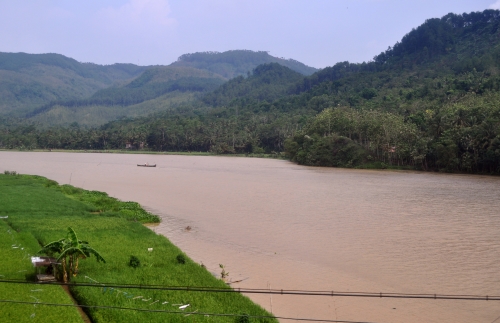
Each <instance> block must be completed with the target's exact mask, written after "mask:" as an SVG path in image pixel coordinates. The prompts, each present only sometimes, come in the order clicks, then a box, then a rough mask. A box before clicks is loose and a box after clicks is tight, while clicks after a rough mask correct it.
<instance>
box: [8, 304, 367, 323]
mask: <svg viewBox="0 0 500 323" xmlns="http://www.w3.org/2000/svg"><path fill="white" fill-rule="evenodd" d="M0 303H13V304H25V305H45V306H63V307H82V308H97V309H114V310H131V311H138V312H150V313H165V314H183V315H185V316H188V315H203V316H225V317H242V316H248V317H249V318H268V319H280V320H291V321H303V322H329V323H375V322H367V321H339V320H323V319H308V318H294V317H284V316H271V315H245V314H243V315H241V314H224V313H203V312H184V311H165V310H151V309H142V308H135V307H119V306H101V305H80V304H59V303H41V302H25V301H16V300H10V299H0Z"/></svg>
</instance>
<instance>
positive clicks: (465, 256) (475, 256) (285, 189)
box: [0, 152, 500, 323]
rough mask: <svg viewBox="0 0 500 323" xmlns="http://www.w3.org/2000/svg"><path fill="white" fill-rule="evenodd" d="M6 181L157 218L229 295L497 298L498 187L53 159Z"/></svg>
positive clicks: (472, 317) (395, 304) (341, 301)
mask: <svg viewBox="0 0 500 323" xmlns="http://www.w3.org/2000/svg"><path fill="white" fill-rule="evenodd" d="M145 162H149V163H156V164H157V167H156V168H144V167H137V166H136V164H138V163H145ZM4 170H11V171H17V172H20V173H23V174H36V175H42V176H46V177H48V178H50V179H53V180H56V181H58V182H59V183H60V184H68V183H71V184H72V185H74V186H77V187H82V188H85V189H90V190H99V191H105V192H107V193H108V194H109V195H111V196H114V197H117V198H119V199H121V200H132V201H137V202H139V203H141V204H142V205H143V206H144V207H145V208H146V209H148V210H150V211H152V212H154V213H156V214H158V215H160V216H161V217H162V221H163V222H162V223H161V224H160V225H158V226H155V227H152V228H151V229H152V230H154V231H156V232H158V233H161V234H163V235H165V236H167V237H168V238H169V239H170V240H171V241H172V242H173V243H174V244H176V245H177V246H179V247H180V248H181V249H182V250H183V251H185V252H186V253H187V254H188V255H189V256H190V257H191V258H192V259H193V260H194V261H196V262H198V263H203V264H205V265H206V266H207V268H208V270H210V271H212V272H213V273H220V268H219V264H224V265H225V267H226V270H227V271H228V272H229V279H230V280H233V281H237V280H242V279H243V281H242V282H239V283H235V284H233V286H234V287H235V288H237V287H241V288H262V289H269V288H271V289H285V290H287V289H294V290H320V291H335V292H347V291H350V292H376V293H379V292H383V293H391V292H395V293H426V294H472V295H481V296H486V295H490V296H491V295H500V272H499V268H500V178H498V177H486V176H471V175H449V174H434V173H419V172H399V171H397V172H396V171H369V170H347V169H335V168H315V167H303V166H297V165H295V164H293V163H290V162H288V161H283V160H272V159H257V158H234V157H206V156H173V155H139V154H137V155H133V154H123V155H120V154H98V153H94V154H92V153H58V152H47V153H43V152H37V153H33V152H0V171H1V172H3V171H4ZM188 226H189V227H191V230H186V227H188ZM248 296H249V297H250V298H251V299H253V300H254V301H255V302H257V303H259V304H260V305H261V306H262V307H264V308H266V309H267V310H269V311H272V313H274V315H277V316H282V317H291V318H310V319H311V318H312V319H325V320H345V321H363V322H378V323H392V322H410V323H411V322H418V323H422V322H440V323H441V322H454V323H457V322H464V323H465V322H467V323H470V322H485V323H492V322H500V301H465V300H459V301H457V300H425V299H420V300H418V299H417V300H415V299H391V298H358V297H331V296H290V295H288V296H286V295H273V296H270V295H267V294H250V295H248ZM281 321H282V322H290V321H289V320H284V319H282V320H281Z"/></svg>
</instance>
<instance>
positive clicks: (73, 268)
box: [37, 227, 106, 283]
mask: <svg viewBox="0 0 500 323" xmlns="http://www.w3.org/2000/svg"><path fill="white" fill-rule="evenodd" d="M37 254H47V255H49V256H51V257H53V256H58V257H57V260H56V261H57V262H58V263H61V267H62V276H63V277H62V281H63V282H65V283H67V282H68V280H69V279H68V276H69V278H71V275H73V276H76V275H77V274H78V262H79V260H80V259H82V258H83V259H85V258H89V257H90V256H92V255H94V256H95V257H96V259H97V261H98V262H100V261H101V262H104V263H105V262H106V260H104V258H103V257H102V256H101V255H100V254H99V252H97V250H95V249H94V248H92V247H90V246H89V243H88V242H87V241H82V240H79V239H78V236H77V235H76V232H75V230H73V229H72V228H71V227H69V228H68V234H67V236H66V238H62V239H60V240H57V241H53V242H49V243H48V244H46V245H45V246H43V248H42V249H41V250H39V251H38V252H37Z"/></svg>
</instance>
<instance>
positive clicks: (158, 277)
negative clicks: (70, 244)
mask: <svg viewBox="0 0 500 323" xmlns="http://www.w3.org/2000/svg"><path fill="white" fill-rule="evenodd" d="M96 195H97V196H96ZM28 196H29V198H27V197H28ZM105 197H106V196H105V194H103V193H101V194H95V193H92V192H85V191H83V190H79V189H77V188H73V187H71V186H69V185H63V186H59V185H57V183H55V182H54V181H50V180H47V179H45V178H42V177H37V176H27V175H15V176H13V175H3V174H2V175H0V204H1V205H2V208H1V209H0V216H2V217H3V216H8V218H3V219H1V220H0V228H1V229H2V232H3V233H2V234H0V243H1V244H2V248H0V250H2V254H4V255H5V256H6V257H10V258H8V259H16V261H15V263H13V264H10V262H9V263H8V262H4V261H2V262H1V263H0V268H1V270H2V273H1V274H2V275H4V276H3V277H2V279H23V280H24V279H25V275H26V273H32V272H34V269H33V267H32V266H31V263H30V261H29V258H24V259H23V255H22V253H21V252H20V251H19V250H18V249H13V248H12V247H15V246H18V245H22V247H23V248H25V249H24V250H23V251H26V252H29V253H30V254H34V253H35V252H36V251H37V250H39V249H40V247H41V245H46V244H48V243H49V242H51V241H54V240H56V239H58V238H60V237H64V236H65V235H66V233H67V230H68V229H67V228H68V227H70V226H71V227H72V228H74V229H75V230H76V231H77V232H78V238H75V239H76V241H78V240H79V239H82V240H83V241H90V242H91V244H92V247H93V248H95V249H96V250H99V254H101V255H102V257H104V258H106V263H105V264H104V263H102V262H96V261H81V262H80V264H79V266H78V275H77V276H76V277H72V280H71V282H72V283H75V285H70V290H71V293H72V294H73V296H74V298H75V299H76V301H77V302H78V303H79V304H85V305H91V306H92V305H99V306H118V307H127V308H139V309H144V310H163V311H177V312H181V314H168V313H152V312H138V311H133V310H116V309H104V308H88V309H85V311H86V313H87V314H88V315H89V317H90V319H91V320H92V321H93V322H130V321H139V322H156V321H158V322H165V321H168V322H191V321H196V322H234V321H235V320H237V317H216V316H205V315H196V312H199V313H226V314H240V315H243V314H244V313H247V314H249V315H250V316H253V315H268V313H266V312H265V311H264V310H262V309H261V308H259V307H258V306H256V305H255V304H253V303H252V302H250V300H249V299H248V298H246V297H244V296H242V295H240V294H237V293H198V292H187V291H175V290H155V289H133V288H111V287H106V286H107V284H135V285H140V284H142V285H162V286H207V287H215V288H223V289H227V288H229V287H228V286H227V285H226V284H225V283H224V282H223V281H221V280H219V279H217V278H215V277H213V276H212V275H211V274H210V273H209V272H207V271H206V270H205V269H204V268H203V267H202V266H200V265H199V264H196V263H194V262H193V261H192V260H191V259H189V258H188V257H186V256H184V255H183V254H182V252H181V251H180V250H179V249H178V248H176V247H175V246H174V245H172V244H171V243H170V242H169V241H168V240H167V239H166V238H165V237H163V236H161V235H157V234H155V233H154V232H152V231H151V230H149V229H147V228H146V227H144V226H143V225H141V224H140V223H139V222H136V221H134V220H133V218H131V217H129V216H127V215H126V214H125V215H124V216H122V214H121V213H120V211H111V210H114V209H115V206H114V205H116V203H117V201H116V200H113V199H110V198H109V197H108V198H107V199H110V200H109V201H106V200H107V199H106V198H105ZM11 233H12V234H14V237H15V238H16V239H18V241H19V242H11V241H13V240H12V238H11V235H10V234H11ZM75 239H72V238H71V239H70V240H75ZM14 243H15V244H16V245H15V246H13V244H14ZM16 252H18V253H19V254H17V256H16V254H14V253H16ZM10 254H12V255H10ZM9 255H10V256H9ZM130 255H134V257H135V258H137V260H138V259H140V265H138V266H135V268H134V266H132V265H131V260H132V257H131V256H130ZM179 255H183V257H182V259H183V260H184V263H180V262H179V260H178V259H180V257H178V256H179ZM16 257H17V258H16ZM134 263H136V262H135V261H134ZM20 269H26V270H27V272H22V273H20V272H19V270H20ZM28 276H29V275H28ZM28 278H30V277H28ZM30 279H31V278H30ZM78 283H91V284H95V286H96V287H84V286H78ZM0 288H1V289H2V290H5V291H7V290H9V292H8V293H7V292H5V293H2V296H3V297H9V298H10V299H16V300H23V301H32V300H33V299H32V298H30V296H32V294H30V292H29V290H31V289H33V290H35V289H43V290H44V294H43V295H44V297H43V298H41V297H40V296H37V295H38V294H37V295H35V297H38V298H39V299H40V301H41V302H49V303H50V302H52V303H70V301H69V300H68V298H67V297H66V298H64V297H63V296H64V292H63V290H62V289H61V288H60V287H59V286H53V285H37V286H34V285H17V284H5V283H3V284H0ZM52 290H53V291H54V292H52ZM10 291H12V292H10ZM49 291H50V293H51V294H49ZM57 291H60V292H61V294H60V295H59V294H57ZM33 293H34V292H33ZM4 295H6V296H4ZM33 295H34V294H33ZM40 295H41V294H40ZM175 304H178V305H175ZM188 304H189V306H186V305H188ZM180 307H182V308H180ZM4 308H5V311H4ZM28 309H30V310H31V309H33V305H21V304H12V305H8V306H6V307H4V305H2V317H3V318H4V317H5V316H4V313H8V315H10V316H9V317H15V318H16V321H18V320H21V321H23V320H26V321H28V320H30V319H31V318H30V315H31V313H32V312H31V311H29V310H28ZM45 310H46V311H47V312H43V313H47V314H50V315H47V320H45V318H42V317H41V316H40V315H39V314H38V313H42V311H45ZM36 311H40V312H37V314H36V317H37V320H38V321H40V322H46V321H47V322H49V321H50V322H53V321H62V319H61V318H60V316H59V315H65V319H64V321H70V322H72V321H75V322H78V321H80V318H79V317H78V314H77V312H76V310H74V308H69V309H66V311H68V313H66V312H64V308H57V310H54V308H48V309H45V307H44V306H41V305H40V306H37V307H36ZM191 312H195V313H193V314H191V315H189V313H191ZM60 313H65V314H60ZM71 313H73V314H71ZM71 315H73V316H71ZM24 316H26V318H25V317H24ZM250 320H251V321H255V322H275V320H272V319H255V318H250Z"/></svg>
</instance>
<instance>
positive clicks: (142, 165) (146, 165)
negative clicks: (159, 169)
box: [137, 163, 156, 167]
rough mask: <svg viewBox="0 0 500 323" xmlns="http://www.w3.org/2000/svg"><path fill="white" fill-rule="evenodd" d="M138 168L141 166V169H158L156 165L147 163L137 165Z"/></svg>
mask: <svg viewBox="0 0 500 323" xmlns="http://www.w3.org/2000/svg"><path fill="white" fill-rule="evenodd" d="M137 166H139V167H156V164H148V163H145V164H137Z"/></svg>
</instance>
